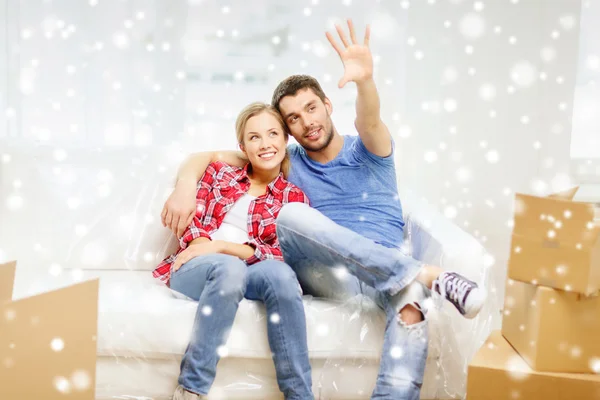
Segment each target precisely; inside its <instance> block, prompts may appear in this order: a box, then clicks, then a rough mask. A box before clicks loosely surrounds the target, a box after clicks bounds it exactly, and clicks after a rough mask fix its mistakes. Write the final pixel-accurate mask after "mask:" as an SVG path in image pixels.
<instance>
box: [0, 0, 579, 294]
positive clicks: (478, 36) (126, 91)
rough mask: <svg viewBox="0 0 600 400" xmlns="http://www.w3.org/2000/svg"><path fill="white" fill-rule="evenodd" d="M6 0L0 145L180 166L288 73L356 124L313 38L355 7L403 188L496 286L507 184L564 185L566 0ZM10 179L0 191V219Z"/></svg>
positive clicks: (337, 116) (344, 124)
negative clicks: (473, 242)
mask: <svg viewBox="0 0 600 400" xmlns="http://www.w3.org/2000/svg"><path fill="white" fill-rule="evenodd" d="M5 5H6V1H0V6H2V7H0V8H1V9H0V20H2V19H1V18H5V14H3V13H6V12H7V11H8V12H9V13H11V16H12V17H11V18H5V20H2V21H3V22H6V24H7V26H6V29H3V30H2V32H0V50H2V51H1V54H0V61H2V62H0V74H1V75H2V78H1V79H5V78H4V77H6V76H10V79H7V81H8V82H7V83H5V85H3V86H2V87H0V89H1V90H0V92H1V93H2V95H0V110H1V111H2V113H0V120H1V121H5V119H4V118H5V114H6V113H5V112H4V111H5V108H6V107H7V103H6V99H7V93H11V96H12V98H11V104H10V106H12V107H14V116H13V117H12V118H11V120H10V121H8V124H5V123H4V122H3V124H2V129H3V130H0V139H3V142H1V143H0V146H1V147H0V153H4V152H10V150H11V148H15V146H17V145H18V146H25V147H26V146H34V145H37V144H45V145H49V146H56V147H57V148H60V149H62V150H64V152H58V154H59V155H64V154H66V155H67V156H68V154H69V153H70V152H74V151H76V149H77V148H78V147H86V148H90V147H91V148H100V149H101V148H103V147H115V146H118V147H124V148H127V147H129V146H132V147H135V148H136V149H137V150H139V148H144V147H146V148H148V149H149V150H152V151H156V150H157V149H165V151H168V152H170V153H172V154H173V155H174V157H175V158H178V157H181V156H182V155H183V154H184V153H188V152H191V151H199V150H208V149H218V148H235V140H234V133H233V122H234V120H235V116H236V114H237V112H238V111H239V109H240V108H241V107H242V106H243V105H245V104H246V103H248V102H250V101H253V100H257V99H258V100H265V101H268V100H269V99H270V96H271V92H272V90H273V88H274V87H275V86H276V84H277V83H278V82H279V81H280V80H281V79H282V78H284V77H285V76H287V75H289V74H292V73H308V74H311V75H314V76H315V77H317V78H318V79H319V80H320V81H321V82H322V84H323V86H324V89H325V91H326V92H327V93H328V95H329V96H330V97H331V99H332V100H333V104H334V115H333V118H334V121H335V123H336V125H337V127H338V129H339V130H340V132H342V133H347V132H351V131H352V127H353V118H354V93H355V90H354V89H353V88H352V85H349V87H347V88H345V89H343V90H339V89H337V81H338V79H339V78H340V77H341V73H342V67H341V63H340V61H339V60H338V58H337V55H336V54H335V53H334V52H333V51H332V50H330V49H329V47H328V46H329V45H328V43H327V41H326V39H325V36H324V30H325V29H327V28H331V26H332V25H331V24H332V22H333V21H336V20H338V21H342V20H343V18H345V17H346V16H350V17H353V18H354V20H355V25H356V26H357V27H358V28H359V37H361V36H362V32H363V27H364V24H365V23H366V22H370V23H371V24H372V27H373V34H372V39H371V43H372V49H373V52H374V54H375V56H376V57H375V58H376V80H377V83H378V87H379V90H380V94H381V100H382V108H383V110H382V115H383V118H384V120H385V121H386V122H387V123H388V125H389V127H390V129H391V131H392V132H393V135H394V138H395V140H396V145H397V149H398V154H397V161H398V171H399V180H400V183H401V185H402V187H403V188H410V189H413V190H415V191H417V192H418V193H421V194H422V195H423V196H424V198H426V199H427V200H428V201H430V202H432V203H434V204H436V205H437V206H439V207H440V209H441V210H444V211H445V212H446V213H447V215H448V216H449V217H450V218H453V219H454V220H455V221H456V223H457V224H459V225H460V226H462V227H463V228H464V229H465V230H467V231H469V232H471V233H473V234H474V235H476V236H477V237H479V238H480V239H481V240H482V242H483V243H484V245H485V246H486V247H487V248H488V250H489V251H490V252H491V253H492V254H493V255H494V257H495V259H496V263H495V264H494V270H495V276H496V285H497V288H498V293H497V294H498V296H500V295H501V292H502V287H503V279H504V270H505V265H506V259H507V252H508V240H509V235H510V230H511V228H510V223H509V220H510V218H511V206H512V196H513V194H514V192H515V191H524V192H535V193H546V192H548V191H550V190H553V189H559V188H561V187H563V186H565V185H567V184H568V177H567V176H566V175H565V173H567V172H568V162H569V145H570V115H571V107H572V105H573V89H574V82H575V71H576V60H577V51H578V21H579V7H580V2H579V1H578V0H553V1H544V0H521V1H515V0H494V1H478V2H473V1H468V0H437V1H433V0H427V1H426V0H419V1H416V0H413V1H373V0H352V1H351V0H343V1H342V0H340V1H324V0H321V1H314V0H313V1H286V2H283V1H275V0H261V1H252V2H250V1H239V0H235V1H231V2H229V3H228V4H227V7H229V8H228V9H224V8H223V7H224V6H226V5H225V4H224V3H222V2H219V1H213V0H194V1H188V2H184V1H169V2H145V1H141V0H122V1H111V2H108V1H102V0H99V1H95V0H91V1H89V0H88V1H81V0H70V1H61V2H52V1H42V0H36V1H34V0H28V1H21V2H10V6H9V7H8V8H6V7H5ZM3 27H4V24H3ZM496 27H499V28H500V29H499V30H498V31H496ZM5 32H9V33H10V32H13V33H14V34H13V35H12V36H9V37H6V36H5ZM553 36H554V37H553ZM275 37H277V38H275ZM511 37H514V38H516V41H515V42H514V43H513V44H511V42H510V40H511V39H510V38H511ZM467 46H472V54H468V53H467V52H466V49H467ZM419 54H422V55H423V57H422V59H419V57H418V55H419ZM6 57H8V60H6V59H5V58H6ZM6 66H8V68H9V71H11V74H8V73H7V72H6ZM471 69H472V70H471ZM470 70H471V73H470V72H469V71H470ZM0 82H3V81H2V80H0ZM482 97H484V98H482ZM563 103H564V104H563ZM492 111H493V112H494V113H495V114H494V117H492V116H491V115H490V112H492ZM63 159H64V157H60V156H59V157H57V159H56V160H55V164H56V165H57V166H58V165H60V164H61V162H63V161H62V160H63ZM0 166H2V164H0ZM4 167H5V166H4ZM17 186H18V185H17ZM17 186H15V187H14V188H13V189H11V190H12V191H11V192H10V193H2V194H1V196H2V197H3V198H2V199H1V201H0V207H4V211H5V212H10V210H8V209H7V202H6V198H7V196H10V195H13V194H15V193H18V192H19V190H20V189H19V187H17ZM65 201H67V199H66V198H65ZM13 206H14V204H13ZM0 247H1V245H0ZM4 250H5V252H6V251H9V250H10V249H8V250H7V249H4ZM497 300H498V301H499V298H498V299H497Z"/></svg>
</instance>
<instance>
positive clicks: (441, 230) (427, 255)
mask: <svg viewBox="0 0 600 400" xmlns="http://www.w3.org/2000/svg"><path fill="white" fill-rule="evenodd" d="M400 199H401V200H402V204H403V208H404V218H405V223H406V226H405V239H406V240H405V243H406V244H407V247H408V250H409V251H410V253H411V255H412V256H413V257H414V258H416V259H418V260H420V261H423V262H425V263H427V264H432V265H437V266H440V267H442V268H443V269H444V270H446V271H454V272H458V273H459V274H462V275H464V276H466V277H467V278H469V279H471V280H473V281H475V282H477V283H478V284H479V285H480V286H482V287H484V288H485V289H486V290H487V291H488V293H489V292H490V290H491V285H490V272H491V271H490V270H491V266H492V264H493V258H492V257H491V255H490V254H489V253H488V252H487V251H486V249H485V248H484V247H483V246H482V245H481V243H479V241H478V240H477V239H476V238H475V237H473V236H472V235H470V234H469V233H467V232H465V231H464V230H462V229H461V228H460V227H459V226H458V225H457V224H456V223H454V222H453V221H452V220H451V219H449V218H447V217H446V216H444V215H443V214H442V213H441V212H439V211H438V210H437V209H436V208H435V207H434V206H433V205H431V204H429V203H427V202H426V201H425V200H424V199H422V198H420V197H419V196H418V195H416V194H415V193H413V192H401V193H400ZM488 296H489V295H488ZM433 299H434V300H433V301H432V302H431V303H430V304H429V307H428V309H429V312H428V319H429V329H430V337H435V338H437V339H436V340H430V343H429V346H430V349H431V348H432V347H439V354H440V358H439V360H438V363H437V371H436V376H438V377H439V378H438V379H441V380H443V381H444V385H443V387H444V392H443V393H437V395H438V396H440V397H445V396H451V397H459V398H460V397H463V396H464V394H465V392H466V371H467V366H468V363H469V361H470V360H471V358H472V357H473V355H474V354H475V352H476V351H477V350H478V349H479V347H480V346H481V344H482V343H483V342H484V341H485V339H486V338H487V336H488V334H489V333H490V331H491V315H492V312H493V308H494V307H493V306H492V304H490V302H487V303H486V305H485V306H484V308H483V309H482V310H481V312H480V313H479V315H478V316H477V317H476V318H474V319H472V320H467V319H465V318H463V317H462V316H461V315H460V314H459V313H458V312H457V310H456V309H454V307H453V306H452V305H451V304H450V303H449V302H447V301H445V300H443V299H442V298H441V296H439V295H437V294H434V295H433ZM434 331H436V332H435V333H434Z"/></svg>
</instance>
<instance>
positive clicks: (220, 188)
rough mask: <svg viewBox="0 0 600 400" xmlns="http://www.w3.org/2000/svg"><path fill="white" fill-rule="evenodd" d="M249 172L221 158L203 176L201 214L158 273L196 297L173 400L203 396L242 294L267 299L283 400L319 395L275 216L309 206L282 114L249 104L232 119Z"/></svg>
mask: <svg viewBox="0 0 600 400" xmlns="http://www.w3.org/2000/svg"><path fill="white" fill-rule="evenodd" d="M236 133H237V139H238V143H239V146H240V149H241V150H242V151H243V152H244V153H245V155H246V156H247V157H248V160H249V163H248V164H247V165H246V167H244V168H243V169H241V168H238V167H233V166H230V165H228V164H225V163H222V162H217V163H212V164H210V165H209V167H208V168H207V170H206V172H205V174H204V175H203V177H202V179H201V181H200V182H199V183H198V192H197V196H196V203H197V211H196V216H195V218H194V220H193V222H192V224H190V226H189V227H188V229H187V230H186V231H185V233H184V234H183V237H182V238H181V239H180V240H179V243H180V249H179V251H178V252H177V253H176V254H173V255H171V256H170V257H168V258H166V259H165V260H164V261H163V262H162V263H161V264H160V265H159V266H158V267H157V268H156V269H155V270H154V272H153V274H154V276H155V277H156V278H158V279H160V280H161V281H163V282H165V283H166V284H167V285H169V286H170V287H171V289H173V290H176V291H177V292H180V293H182V294H184V295H186V296H188V297H190V298H192V299H193V300H195V301H198V303H199V304H198V311H197V312H196V319H195V321H194V330H193V334H192V338H191V341H190V344H189V345H188V348H187V350H186V352H185V355H184V356H183V360H182V362H181V373H180V375H179V386H178V387H177V389H176V391H175V394H174V396H173V399H174V400H192V399H194V400H196V399H203V398H206V394H207V393H208V391H209V390H210V387H211V385H212V383H213V381H214V378H215V373H216V369H217V362H218V361H219V358H220V357H219V354H220V353H222V349H223V350H224V347H223V346H224V345H225V343H226V341H227V335H228V332H229V330H230V328H231V326H232V325H233V320H234V318H235V314H236V312H237V308H238V304H239V302H240V301H241V300H242V298H244V297H245V298H247V299H250V300H260V301H263V302H264V303H265V306H266V309H267V313H268V315H269V316H270V317H269V318H268V319H267V331H268V336H269V345H270V346H271V351H272V353H273V361H274V363H275V370H276V373H277V382H278V384H279V389H280V390H281V391H282V392H283V393H284V395H285V398H286V399H313V395H312V384H311V370H310V364H309V360H308V349H307V345H306V320H305V316H304V306H303V304H302V297H301V292H300V285H299V284H298V280H297V278H296V275H295V274H294V272H293V271H292V269H291V268H290V267H289V266H288V265H287V264H285V263H284V262H283V256H282V254H281V250H280V248H279V242H278V240H277V236H276V232H275V219H276V218H277V215H278V214H279V210H280V209H281V207H282V206H283V205H284V204H286V203H289V202H304V203H308V199H307V197H306V196H305V195H304V193H303V192H302V191H301V190H300V189H298V188H297V187H296V186H294V185H292V184H291V183H289V182H287V181H286V180H285V176H286V174H287V169H288V168H289V159H288V156H287V153H286V147H287V141H288V132H287V128H286V126H285V124H284V122H283V120H282V119H281V116H280V115H279V113H278V112H277V111H276V110H275V109H274V108H273V107H271V106H269V105H267V104H263V103H252V104H250V105H249V106H247V107H246V108H244V110H242V112H241V113H240V115H239V116H238V118H237V121H236Z"/></svg>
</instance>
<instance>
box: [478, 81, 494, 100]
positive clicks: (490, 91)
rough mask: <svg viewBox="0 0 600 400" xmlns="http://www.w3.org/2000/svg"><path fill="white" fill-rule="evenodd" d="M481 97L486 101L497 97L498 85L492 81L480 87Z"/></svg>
mask: <svg viewBox="0 0 600 400" xmlns="http://www.w3.org/2000/svg"><path fill="white" fill-rule="evenodd" d="M479 97H481V98H482V99H483V100H485V101H491V100H493V99H494V97H496V87H495V86H494V85H492V84H491V83H484V84H483V85H481V87H480V88H479Z"/></svg>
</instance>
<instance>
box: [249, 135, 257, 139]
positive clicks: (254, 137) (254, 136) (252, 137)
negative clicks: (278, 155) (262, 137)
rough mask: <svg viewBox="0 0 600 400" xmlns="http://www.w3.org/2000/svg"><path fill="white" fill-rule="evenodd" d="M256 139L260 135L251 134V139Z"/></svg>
mask: <svg viewBox="0 0 600 400" xmlns="http://www.w3.org/2000/svg"><path fill="white" fill-rule="evenodd" d="M254 139H258V136H256V135H252V136H250V140H254Z"/></svg>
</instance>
